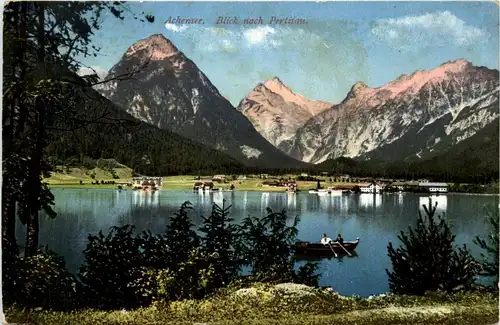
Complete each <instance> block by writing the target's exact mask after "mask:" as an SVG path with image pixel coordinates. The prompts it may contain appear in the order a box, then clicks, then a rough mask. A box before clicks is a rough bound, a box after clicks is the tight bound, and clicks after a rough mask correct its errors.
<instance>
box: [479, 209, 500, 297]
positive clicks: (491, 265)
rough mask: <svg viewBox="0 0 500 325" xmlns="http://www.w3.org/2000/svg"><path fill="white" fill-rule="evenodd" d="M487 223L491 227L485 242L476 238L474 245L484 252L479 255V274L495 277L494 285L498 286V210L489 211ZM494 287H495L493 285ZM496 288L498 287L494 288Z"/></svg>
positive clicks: (499, 253)
mask: <svg viewBox="0 0 500 325" xmlns="http://www.w3.org/2000/svg"><path fill="white" fill-rule="evenodd" d="M488 215H489V218H488V221H489V223H490V226H491V232H490V234H489V235H488V238H487V240H485V239H483V238H481V237H479V236H476V238H475V239H474V243H475V244H476V245H478V246H479V247H481V248H482V249H484V250H485V253H486V255H485V254H481V256H482V258H483V261H482V263H481V267H482V269H481V272H480V273H479V274H481V275H484V276H492V277H495V284H498V280H499V278H498V264H499V263H500V261H499V255H500V252H499V240H498V236H499V231H500V229H499V228H498V221H499V211H498V209H495V210H493V209H492V210H491V211H489V213H488ZM495 287H496V285H495ZM496 288H498V287H496Z"/></svg>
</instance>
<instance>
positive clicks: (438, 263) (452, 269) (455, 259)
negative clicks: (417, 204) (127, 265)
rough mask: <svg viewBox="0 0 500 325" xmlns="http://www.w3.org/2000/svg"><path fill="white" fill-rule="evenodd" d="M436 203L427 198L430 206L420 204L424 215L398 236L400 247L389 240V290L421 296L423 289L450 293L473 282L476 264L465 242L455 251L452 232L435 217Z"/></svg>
mask: <svg viewBox="0 0 500 325" xmlns="http://www.w3.org/2000/svg"><path fill="white" fill-rule="evenodd" d="M436 206H437V202H436V204H435V205H434V206H432V202H431V200H430V199H429V208H428V207H427V206H425V205H423V207H424V210H425V212H426V214H427V216H426V218H424V217H422V214H421V213H420V212H419V217H418V220H417V226H416V228H415V229H412V228H411V227H410V228H409V231H408V233H407V234H405V233H404V232H401V233H400V235H398V238H399V240H400V241H401V242H402V244H403V245H402V246H401V247H399V248H394V246H393V245H392V243H389V245H388V247H387V249H388V253H389V258H390V259H391V262H392V269H393V271H392V272H389V271H388V270H386V272H387V274H388V276H389V288H390V290H391V291H392V292H395V293H399V294H412V295H422V294H424V293H425V292H426V291H436V290H444V291H447V292H451V291H453V290H456V289H459V288H463V287H465V288H469V287H471V285H472V284H473V282H474V278H475V276H476V274H477V272H478V270H479V264H478V263H477V262H476V261H475V260H474V259H473V258H472V256H471V255H470V254H469V252H468V251H467V248H466V246H465V245H464V247H463V248H458V249H457V250H454V248H453V242H454V240H455V235H453V233H452V230H451V227H450V226H449V225H448V224H447V222H446V220H445V219H444V218H443V217H442V216H438V217H437V220H436V218H435V212H436Z"/></svg>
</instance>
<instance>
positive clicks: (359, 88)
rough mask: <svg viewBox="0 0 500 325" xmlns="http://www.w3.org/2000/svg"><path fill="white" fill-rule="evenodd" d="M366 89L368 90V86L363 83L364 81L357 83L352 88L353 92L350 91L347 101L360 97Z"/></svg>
mask: <svg viewBox="0 0 500 325" xmlns="http://www.w3.org/2000/svg"><path fill="white" fill-rule="evenodd" d="M366 88H368V86H367V85H366V84H365V83H364V82H362V81H358V82H356V83H355V84H354V85H353V86H352V87H351V90H349V93H348V94H347V97H346V99H349V98H354V97H356V96H358V95H359V94H360V93H361V92H362V91H363V89H366Z"/></svg>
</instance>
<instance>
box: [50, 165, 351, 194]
mask: <svg viewBox="0 0 500 325" xmlns="http://www.w3.org/2000/svg"><path fill="white" fill-rule="evenodd" d="M124 174H125V173H124ZM287 177H288V176H287ZM95 180H99V181H101V180H103V181H105V182H107V181H115V182H128V181H132V175H131V174H130V175H125V176H124V177H120V178H118V179H114V178H113V177H112V176H111V173H109V172H106V171H102V170H100V171H98V176H96V177H95V179H93V178H91V177H90V176H88V172H85V171H81V170H79V169H76V168H75V169H73V171H72V174H71V175H67V174H61V173H53V174H52V176H51V177H49V178H46V179H45V180H44V181H46V182H47V183H49V184H50V186H51V187H52V188H117V186H118V185H116V184H115V185H110V184H92V182H93V181H95ZM324 180H325V182H322V183H321V186H323V187H328V186H334V185H343V184H351V185H352V184H353V183H342V182H329V181H328V179H327V178H324ZM80 181H82V183H83V184H80ZM264 181H265V180H264V179H259V178H249V179H246V180H235V181H230V182H228V183H215V187H217V188H221V189H229V188H230V187H231V185H234V187H235V190H237V191H262V192H285V191H286V187H277V186H269V185H265V184H263V182H264ZM195 182H197V180H195V176H192V175H184V176H166V177H163V186H162V188H163V189H168V190H192V189H193V185H194V183H195ZM297 183H298V186H299V189H301V190H309V189H315V188H316V185H317V182H307V181H298V182H297Z"/></svg>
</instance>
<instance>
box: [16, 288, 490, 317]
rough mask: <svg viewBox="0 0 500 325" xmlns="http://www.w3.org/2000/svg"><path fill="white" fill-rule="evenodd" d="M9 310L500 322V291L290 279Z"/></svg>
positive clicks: (78, 314)
mask: <svg viewBox="0 0 500 325" xmlns="http://www.w3.org/2000/svg"><path fill="white" fill-rule="evenodd" d="M286 286H289V287H288V288H287V287H286ZM6 315H7V321H8V322H10V323H29V324H89V325H90V324H92V325H93V324H158V325H159V324H190V325H191V324H193V323H207V324H228V325H229V324H262V325H268V324H287V325H294V324H297V325H299V324H311V325H312V324H321V325H324V324H353V325H354V324H357V325H364V324H366V325H368V324H370V325H378V324H425V325H434V324H464V325H465V324H478V325H480V324H485V325H490V324H493V323H495V322H498V297H497V296H496V295H495V294H492V293H459V294H453V295H444V294H439V295H437V294H435V295H433V296H425V297H409V296H393V295H389V296H378V297H372V298H353V297H342V296H339V295H338V294H336V293H331V292H327V291H325V290H320V289H312V288H310V287H306V286H302V285H294V284H286V285H283V286H281V287H279V288H278V286H276V287H274V288H272V289H269V287H268V288H267V289H263V290H262V289H255V288H247V289H241V290H238V291H233V292H232V293H230V294H229V293H227V294H224V295H218V296H216V297H214V298H210V299H205V300H199V301H195V300H187V301H180V302H172V303H162V302H158V303H154V304H153V305H152V306H151V307H148V308H141V309H137V310H130V311H125V310H121V311H108V312H105V311H93V310H83V311H78V312H72V313H64V312H43V311H32V312H29V311H25V310H20V309H7V310H6Z"/></svg>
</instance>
